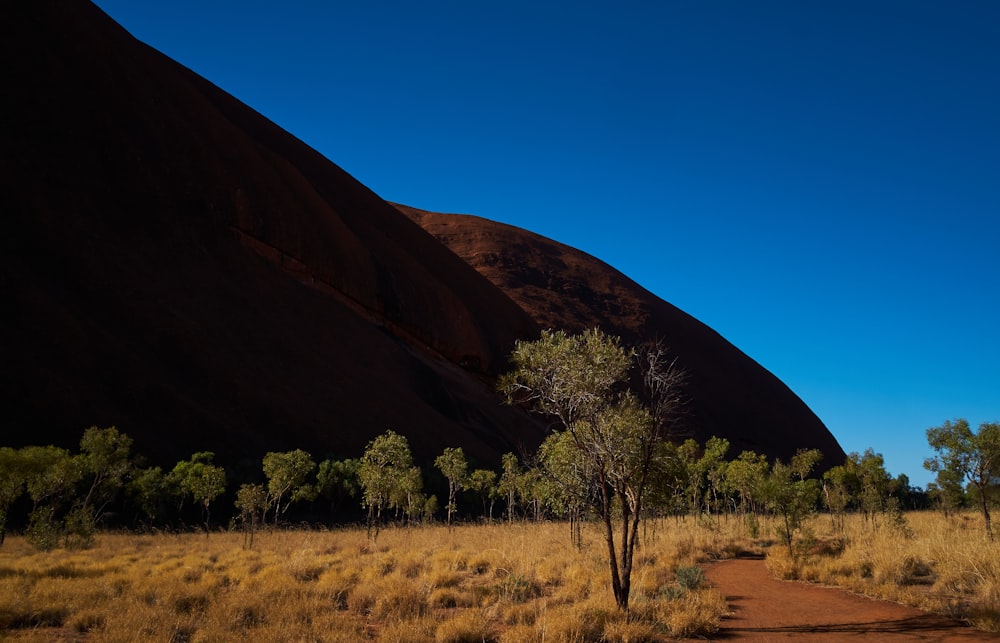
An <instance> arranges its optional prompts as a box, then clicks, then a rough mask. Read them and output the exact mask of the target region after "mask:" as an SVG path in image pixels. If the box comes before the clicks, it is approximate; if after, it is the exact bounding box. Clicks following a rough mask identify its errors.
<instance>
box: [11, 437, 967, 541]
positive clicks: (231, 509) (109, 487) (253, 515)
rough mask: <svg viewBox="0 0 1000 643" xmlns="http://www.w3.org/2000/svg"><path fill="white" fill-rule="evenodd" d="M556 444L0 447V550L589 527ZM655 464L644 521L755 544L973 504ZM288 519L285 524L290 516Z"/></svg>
mask: <svg viewBox="0 0 1000 643" xmlns="http://www.w3.org/2000/svg"><path fill="white" fill-rule="evenodd" d="M954 426H955V425H951V424H948V423H946V427H942V429H944V428H950V427H954ZM958 426H961V425H958ZM559 437H560V436H559V435H553V436H552V438H550V439H549V440H546V441H545V442H544V443H543V444H542V445H541V447H540V448H539V449H538V451H537V452H536V453H534V454H531V455H530V456H528V457H518V456H516V455H514V454H512V453H508V454H506V455H505V456H504V457H503V460H502V462H503V465H502V469H501V470H500V471H493V470H490V469H484V468H476V469H473V468H471V467H470V466H469V463H468V461H467V459H466V457H465V455H464V453H463V451H462V449H461V448H459V447H455V448H449V449H446V450H445V451H444V453H442V454H441V455H440V456H439V457H438V458H437V459H436V461H435V463H434V466H433V468H431V467H428V468H427V469H426V470H425V469H421V468H420V467H418V466H416V465H415V464H414V462H413V458H412V455H411V452H410V449H409V445H408V443H407V440H406V438H405V437H404V436H402V435H400V434H398V433H395V432H393V431H387V432H386V433H385V434H383V435H381V436H378V437H377V438H375V439H374V440H372V441H371V442H370V443H369V445H368V447H367V448H366V450H365V451H364V453H363V454H361V457H359V458H344V459H336V458H329V459H326V460H323V461H321V462H319V463H317V462H316V461H315V460H314V459H313V457H312V456H311V455H310V454H309V453H307V452H305V451H302V450H298V449H297V450H293V451H288V452H272V453H267V454H266V455H264V457H263V459H262V461H261V469H260V471H259V472H257V475H256V476H255V477H254V478H252V479H243V480H241V479H240V478H239V477H238V476H237V475H236V474H234V472H233V471H229V470H226V469H225V468H223V467H221V466H219V465H217V464H214V463H213V459H214V456H213V454H212V453H210V452H201V453H195V454H193V455H192V456H191V457H190V458H189V459H187V460H184V461H181V462H178V463H177V464H176V465H175V466H174V467H173V468H172V469H170V470H169V471H164V470H163V469H162V468H161V467H159V466H153V467H143V466H141V464H140V463H141V462H142V461H143V458H142V457H141V456H138V455H136V454H134V453H133V452H132V439H131V438H130V437H129V436H128V435H126V434H125V433H122V432H120V431H119V430H118V429H117V428H115V427H109V428H103V429H102V428H98V427H91V428H89V429H87V430H86V431H85V432H84V434H83V437H82V438H81V440H80V447H79V450H78V451H77V452H71V451H70V450H67V449H63V448H59V447H54V446H26V447H22V448H10V447H0V543H2V540H3V536H4V535H5V533H6V529H7V525H8V523H10V524H11V525H13V526H14V527H16V528H19V529H23V531H24V533H25V535H26V536H27V537H28V538H29V539H30V541H31V542H32V543H33V544H34V545H36V546H37V547H39V548H40V549H50V548H53V547H57V546H60V545H62V546H66V547H86V546H88V545H89V544H90V543H91V542H92V539H93V537H94V534H95V532H96V530H97V529H98V528H99V527H102V528H130V529H187V528H190V527H191V526H192V525H201V527H202V528H204V529H206V530H211V529H212V528H217V527H222V526H225V527H228V528H242V529H245V530H247V531H248V533H249V535H250V536H251V537H252V533H253V530H254V529H255V528H257V527H258V526H259V525H261V524H265V523H267V524H279V523H281V522H282V521H283V520H286V519H288V518H289V516H297V517H298V518H297V519H296V521H295V522H301V521H303V520H305V521H307V522H309V523H312V524H318V523H324V524H336V523H350V522H354V523H356V522H358V521H359V520H365V519H367V521H368V524H369V526H370V527H372V528H374V529H376V530H377V528H378V525H379V524H381V523H384V522H393V523H397V524H407V525H411V524H418V523H421V522H424V521H431V520H438V519H444V520H447V521H449V522H450V521H451V520H453V519H454V518H455V517H459V518H461V519H463V520H485V521H493V520H506V521H514V520H547V519H571V520H582V519H587V518H588V515H589V513H590V512H591V511H592V509H593V503H594V500H595V496H594V490H593V488H592V484H591V483H590V481H588V479H587V476H586V472H585V471H582V470H581V469H580V466H579V465H580V463H579V461H578V459H575V458H574V457H573V454H572V449H571V448H570V447H571V445H569V444H565V443H560V440H559ZM563 442H565V441H563ZM932 446H933V444H932ZM663 450H664V451H663V453H662V454H660V457H658V462H659V463H660V466H658V467H657V468H656V470H655V471H654V474H655V479H654V480H652V484H651V485H650V487H649V494H648V498H647V502H646V505H645V511H646V512H647V514H648V515H658V516H663V515H678V516H679V515H697V516H701V517H702V519H708V520H719V519H739V520H742V521H744V523H745V524H746V525H747V529H748V530H750V531H751V532H753V531H754V530H756V528H757V527H756V525H757V518H758V517H759V516H760V515H762V514H764V513H767V514H773V515H779V516H780V515H782V513H783V512H785V511H788V509H789V507H790V506H792V505H795V504H798V505H800V507H799V508H798V509H796V511H805V512H811V511H815V510H818V509H820V508H825V509H826V510H828V511H830V512H832V513H834V514H835V515H842V514H844V513H845V512H854V511H857V512H863V513H864V514H865V515H866V516H867V517H868V518H870V520H871V521H872V522H873V524H877V523H878V522H879V521H886V520H895V519H896V518H895V516H897V515H898V514H899V512H900V511H901V510H904V509H919V508H928V507H931V506H936V507H939V508H940V509H942V510H944V511H951V510H954V509H958V508H959V507H962V506H966V505H971V506H976V505H978V504H979V502H978V498H977V496H976V494H974V493H970V492H972V491H974V489H972V485H969V486H968V488H966V487H965V486H963V485H962V484H961V482H962V481H961V479H960V478H959V479H958V480H957V481H956V480H953V479H954V478H955V476H954V473H955V471H954V467H949V466H946V465H947V464H948V463H947V462H945V461H944V460H940V461H938V465H937V468H936V469H935V470H937V471H938V473H939V482H938V483H936V484H932V485H930V488H929V489H928V490H927V491H924V490H921V489H919V488H914V487H912V486H910V484H909V481H908V479H907V477H906V476H905V475H898V476H895V477H893V476H891V475H890V474H889V473H888V472H887V471H886V469H885V466H884V461H883V458H882V456H881V455H880V454H877V453H874V452H872V451H871V450H870V449H869V450H868V451H866V452H865V453H863V454H857V453H852V454H850V455H849V456H848V458H847V460H846V461H845V462H844V464H842V465H839V466H836V467H833V468H832V469H830V470H828V471H826V472H824V473H823V475H822V476H821V477H810V473H811V471H812V468H813V466H814V465H815V464H816V463H817V462H818V461H819V460H820V459H821V454H820V453H819V452H818V451H816V450H810V451H800V452H799V454H798V455H797V456H796V457H795V458H793V459H792V461H791V462H790V463H789V464H784V463H781V462H780V461H775V462H769V461H768V459H767V458H766V457H765V456H763V455H760V454H756V453H753V452H750V451H744V452H743V453H741V454H739V455H738V456H737V457H736V458H735V459H726V456H727V453H728V451H729V442H728V441H727V440H725V439H722V438H711V439H709V440H708V441H707V442H706V443H705V444H698V443H697V442H695V441H694V440H687V441H685V442H683V443H681V444H673V443H670V442H664V444H663ZM943 453H945V454H947V453H948V451H947V450H944V451H943ZM942 474H943V475H942ZM243 477H244V478H246V477H249V476H247V475H246V474H244V476H243ZM425 479H431V480H432V482H433V483H434V484H435V485H436V486H437V487H439V492H440V493H441V497H442V498H443V499H444V500H443V502H442V501H440V500H439V499H438V496H437V495H436V494H429V493H427V492H426V491H425V486H424V485H425ZM949 481H951V482H949ZM794 484H798V485H799V486H798V487H797V488H795V487H794V486H793V485H794ZM790 493H791V494H793V495H794V497H790V496H789V494H790ZM292 507H295V508H296V510H297V511H295V512H293V513H289V509H290V508H292ZM793 508H794V507H793ZM792 517H793V518H794V516H792Z"/></svg>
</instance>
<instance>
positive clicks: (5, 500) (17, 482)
mask: <svg viewBox="0 0 1000 643" xmlns="http://www.w3.org/2000/svg"><path fill="white" fill-rule="evenodd" d="M25 478H26V471H25V466H24V460H23V459H22V457H21V454H20V452H19V451H17V450H15V449H12V448H10V447H0V545H3V541H4V538H5V537H6V535H7V512H8V511H9V510H10V506H11V505H12V504H14V501H16V500H17V499H18V498H20V497H21V495H22V494H23V493H24V483H25Z"/></svg>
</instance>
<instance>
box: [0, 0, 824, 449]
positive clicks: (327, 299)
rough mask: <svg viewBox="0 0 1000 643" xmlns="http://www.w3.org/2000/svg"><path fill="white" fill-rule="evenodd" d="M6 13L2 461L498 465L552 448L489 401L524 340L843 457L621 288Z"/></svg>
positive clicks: (166, 68)
mask: <svg viewBox="0 0 1000 643" xmlns="http://www.w3.org/2000/svg"><path fill="white" fill-rule="evenodd" d="M7 14H8V15H7V16H6V17H5V20H4V21H2V22H0V60H2V63H3V70H4V72H3V73H4V79H5V81H6V82H5V95H6V96H7V99H6V100H5V118H4V119H0V194H2V195H3V196H2V197H0V198H2V206H3V215H4V216H3V221H4V225H5V229H4V234H3V235H2V236H0V238H2V241H0V243H2V244H3V245H2V250H3V251H2V253H0V287H2V292H3V296H4V301H5V309H6V310H7V311H8V312H7V314H5V315H3V316H2V317H0V357H2V366H0V391H2V393H0V395H2V397H3V400H2V401H3V405H4V408H5V410H6V426H5V430H4V440H3V442H4V443H5V444H8V445H12V446H18V445H20V444H29V443H30V444H39V443H49V442H52V443H56V444H62V445H64V446H73V445H74V444H75V442H76V440H78V438H79V436H80V434H81V433H82V431H83V429H84V428H86V427H87V426H90V425H92V424H96V425H100V426H107V425H111V424H115V425H117V426H118V427H119V428H120V429H121V430H123V431H125V432H126V433H128V434H129V435H132V436H133V437H134V438H135V440H136V450H137V451H140V452H142V453H144V454H146V455H147V456H149V457H150V459H151V460H153V461H154V462H158V463H164V464H170V463H172V462H174V461H176V460H177V459H179V458H182V457H187V456H188V455H190V453H192V452H194V451H198V450H213V451H216V452H217V454H218V455H219V458H220V460H223V461H226V462H239V461H240V460H247V461H250V460H259V458H260V456H261V455H262V454H263V453H264V452H265V451H267V450H275V449H290V448H295V447H301V448H305V449H307V450H310V451H311V452H313V453H314V454H315V455H317V456H319V457H324V456H326V455H356V454H358V453H360V451H361V449H362V448H363V447H364V445H365V444H366V443H367V441H368V440H370V439H371V438H372V437H373V436H375V435H376V434H378V433H381V432H382V431H384V430H385V429H387V428H393V429H395V430H397V431H399V432H400V433H403V434H405V435H407V436H409V438H410V441H411V444H412V445H413V447H414V451H415V454H416V455H417V456H418V457H419V458H423V459H426V458H429V457H432V456H433V455H435V454H436V453H439V452H440V451H441V449H443V448H444V447H445V446H454V445H461V446H463V447H464V448H465V450H466V451H467V452H468V453H470V454H471V455H472V456H473V457H474V458H476V459H478V460H480V461H482V462H484V463H490V464H495V463H496V462H497V461H498V460H499V455H500V454H501V453H503V452H505V451H510V450H514V451H517V450H520V449H522V448H528V449H530V448H533V447H534V445H536V444H537V443H538V442H539V441H540V440H541V438H542V436H543V433H544V427H543V426H542V424H541V423H540V422H539V421H538V420H537V419H535V418H532V417H530V416H528V415H526V414H525V413H522V412H520V411H519V410H517V409H513V408H510V407H505V406H502V405H501V404H500V403H499V400H498V398H497V396H496V394H495V392H494V390H493V378H494V377H495V375H496V374H497V373H498V372H500V371H501V370H503V368H504V367H505V364H504V358H505V356H506V355H507V354H508V353H509V352H510V350H511V349H512V348H513V344H514V342H515V340H516V339H519V338H533V337H536V336H537V334H538V331H539V330H540V329H541V328H543V327H561V328H567V329H570V330H574V329H578V328H582V327H586V326H590V325H594V324H600V325H602V326H604V327H605V328H606V329H608V330H611V331H613V332H617V333H620V334H622V335H623V336H624V337H625V338H626V339H627V340H633V339H642V338H647V337H652V336H657V337H659V336H665V337H666V339H667V340H668V341H669V342H670V343H671V345H672V346H674V347H675V348H676V349H677V351H678V354H680V355H681V356H682V360H683V361H684V362H685V365H686V366H687V367H688V368H689V369H690V370H691V371H692V373H693V374H694V375H695V379H694V380H693V382H694V384H693V388H692V393H693V394H694V397H695V398H696V400H697V402H696V404H697V414H696V415H695V419H696V420H697V427H696V430H697V433H698V435H708V434H712V433H716V434H719V435H725V436H727V437H730V438H731V439H735V440H736V441H738V443H739V444H741V445H748V446H751V447H752V448H756V449H757V450H762V451H768V452H770V453H773V454H775V455H785V454H786V453H787V451H788V449H789V448H790V442H789V441H790V440H794V445H795V446H818V447H819V448H821V449H823V450H824V451H825V452H830V453H837V455H838V457H839V455H840V454H841V453H842V452H839V447H838V446H837V445H836V441H835V440H834V439H833V437H832V436H831V435H830V434H829V432H828V431H827V430H826V428H825V427H824V426H823V425H822V423H821V422H820V421H819V420H818V419H817V418H816V417H815V416H814V415H812V413H811V412H810V411H809V409H808V408H807V407H806V406H805V405H804V404H803V403H802V402H801V401H800V400H799V399H798V398H797V397H796V396H795V395H794V394H793V393H791V392H790V391H789V390H788V389H787V388H786V387H785V386H784V385H783V384H782V383H781V382H780V381H778V380H777V379H776V378H774V377H773V376H772V375H771V374H770V373H767V372H766V371H765V370H764V369H762V368H761V367H759V366H758V365H756V364H755V363H754V362H753V361H752V360H750V359H749V358H747V357H746V356H745V355H743V354H742V353H740V352H739V351H738V350H737V349H736V348H734V347H732V346H731V345H729V344H728V343H727V342H725V341H724V340H722V338H720V337H719V336H718V335H716V334H715V333H713V332H712V331H711V330H710V329H708V328H707V327H705V326H703V325H701V324H700V323H698V322H697V321H696V320H693V319H692V318H690V317H688V316H687V315H684V313H682V312H680V311H678V310H677V309H675V308H673V307H672V306H670V304H667V303H666V302H663V301H662V300H659V299H657V298H656V297H654V296H653V295H651V294H650V293H648V292H646V291H644V290H642V289H641V288H640V287H639V286H637V285H636V284H634V283H631V282H628V280H626V279H624V277H622V276H621V275H620V274H618V273H617V272H616V271H614V270H613V269H612V268H610V267H609V266H606V265H604V264H601V263H600V262H597V261H596V260H594V259H593V258H590V257H587V256H586V255H582V253H579V252H576V251H574V250H572V249H570V248H567V247H565V246H562V245H560V244H557V243H555V242H552V241H549V240H545V239H542V238H540V237H537V236H535V235H532V234H530V233H528V232H525V231H522V230H516V229H512V228H509V227H506V226H501V225H500V224H495V223H492V222H488V221H485V220H482V219H475V218H466V217H455V216H445V215H431V214H429V213H421V212H419V211H415V210H409V209H405V208H404V210H405V212H406V214H404V213H402V212H400V210H399V209H397V208H396V207H394V206H392V205H390V204H388V203H386V202H385V201H383V200H382V199H380V198H379V197H378V196H377V195H375V194H373V193H372V192H371V191H370V190H368V189H367V188H366V187H365V186H363V185H361V184H360V183H358V182H357V181H356V180H354V179H353V178H352V177H351V176H350V175H349V174H347V173H346V172H345V171H343V170H342V169H340V168H339V167H337V166H336V165H334V164H333V163H331V162H330V161H328V160H327V159H325V158H323V157H322V156H320V155H319V154H318V153H316V152H315V151H314V150H312V149H311V148H309V147H308V146H307V145H306V144H305V143H303V142H302V141H299V140H297V139H296V138H294V137H293V136H291V135H289V134H288V133H286V132H284V131H282V130H281V129H280V128H278V127H277V126H275V125H274V124H273V123H271V122H270V121H268V120H267V119H266V118H264V117H262V116H261V115H260V114H258V113H256V112H255V111H253V110H252V109H250V108H249V107H247V106H246V105H244V104H242V103H240V102H239V101H238V100H236V99H235V98H233V97H232V96H230V95H228V94H226V93H225V92H224V91H222V90H220V89H219V88H217V87H215V86H214V85H212V84H211V83H209V82H208V81H206V80H205V79H203V78H201V77H199V76H198V75H197V74H195V73H193V72H192V71H190V70H188V69H186V68H184V67H182V66H180V65H178V64H177V63H175V62H173V61H171V60H169V59H168V58H166V57H165V56H163V55H161V54H159V53H158V52H156V51H154V50H152V49H151V48H149V47H147V46H145V45H143V44H142V43H140V42H138V41H136V40H135V39H134V38H132V37H131V36H130V35H129V34H128V33H127V32H126V31H124V30H123V29H122V28H121V27H119V26H118V25H117V24H115V23H114V21H113V20H111V19H110V18H109V17H108V16H106V15H105V14H104V13H103V12H101V11H100V10H99V9H98V8H96V7H95V6H94V5H92V4H91V3H89V2H87V1H86V0H36V1H35V2H30V3H18V4H16V5H13V6H11V7H9V8H8V11H7ZM449 222H450V223H449ZM449 226H451V232H449V231H448V230H447V229H446V228H448V227H449ZM425 228H426V230H425ZM442 242H443V243H442ZM476 244H480V246H481V247H479V249H476ZM453 251H454V252H453ZM486 256H490V257H492V259H490V260H489V261H486V262H485V263H484V261H478V260H473V257H486ZM463 259H464V260H463ZM490 262H492V263H490ZM547 293H548V295H547ZM546 297H548V302H546Z"/></svg>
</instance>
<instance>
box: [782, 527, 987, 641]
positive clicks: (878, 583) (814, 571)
mask: <svg viewBox="0 0 1000 643" xmlns="http://www.w3.org/2000/svg"><path fill="white" fill-rule="evenodd" d="M905 518H906V525H905V526H906V528H905V529H898V528H893V527H892V526H891V525H880V526H879V527H878V528H872V526H871V525H868V524H865V522H864V521H863V520H862V519H861V517H857V516H855V517H851V518H848V521H847V524H846V526H845V528H844V529H843V531H839V530H834V529H832V527H831V525H830V524H829V522H828V521H827V520H826V519H825V518H820V519H818V520H816V521H814V524H813V529H814V532H815V534H816V535H815V536H814V537H812V538H810V539H808V540H806V541H805V542H802V543H800V546H799V551H798V553H797V554H796V556H795V558H794V559H793V558H791V557H790V556H789V555H788V552H787V551H786V550H784V549H782V548H773V549H771V550H770V551H769V552H768V557H767V563H768V566H769V567H770V569H771V571H772V572H773V573H774V574H775V575H776V576H779V577H781V578H798V579H802V580H808V581H813V582H818V583H823V584H827V585H835V586H838V587H845V588H847V589H850V590H852V591H854V592H858V593H861V594H865V595H868V596H871V597H873V598H880V599H885V600H891V601H896V602H899V603H903V604H906V605H911V606H913V607H917V608H920V609H924V610H928V611H932V612H938V613H942V614H948V615H951V616H954V617H957V618H960V619H963V620H965V621H967V622H968V623H969V624H971V625H973V626H974V627H978V628H980V629H983V630H987V631H991V632H1000V542H998V541H990V540H989V539H988V538H987V537H986V534H985V530H984V527H983V522H982V518H981V516H979V515H976V514H973V513H967V514H958V515H956V516H953V517H952V518H950V519H945V518H944V517H943V516H942V515H941V514H939V513H932V512H916V513H908V514H906V516H905ZM823 527H825V528H826V529H822V528H823Z"/></svg>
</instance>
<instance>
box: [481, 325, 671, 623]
mask: <svg viewBox="0 0 1000 643" xmlns="http://www.w3.org/2000/svg"><path fill="white" fill-rule="evenodd" d="M637 358H638V359H637ZM637 361H638V362H639V363H638V364H637ZM511 362H512V363H513V365H514V370H513V371H511V372H509V373H506V374H504V375H503V376H502V377H501V379H500V382H499V388H500V390H501V392H502V393H503V394H504V395H505V397H506V398H507V401H508V402H509V403H517V404H524V405H526V406H528V407H530V408H531V409H532V410H534V411H536V412H539V413H542V414H544V415H547V416H550V417H552V418H554V419H555V420H556V422H557V424H558V429H557V430H560V431H566V432H568V433H569V435H570V437H571V438H572V441H573V444H574V445H575V447H576V457H577V458H579V459H580V461H581V463H583V464H584V467H585V469H586V471H587V473H588V476H589V477H590V478H591V481H592V484H593V485H594V488H595V490H596V496H597V511H598V514H599V515H600V516H601V520H602V522H603V524H604V536H605V541H606V544H607V548H608V561H609V568H610V571H611V586H612V592H613V593H614V597H615V602H616V604H617V605H618V607H619V608H621V609H624V610H627V609H628V601H629V594H630V590H631V573H632V562H633V557H634V552H635V545H636V541H637V536H638V528H639V522H640V519H641V516H642V509H643V500H644V494H645V493H646V491H647V485H648V483H649V482H650V481H651V479H652V477H653V473H654V470H655V468H656V458H657V456H658V455H659V454H660V453H661V452H662V451H661V449H659V445H660V444H661V443H662V441H663V440H665V439H666V438H667V437H668V432H669V431H670V429H671V428H672V423H673V422H674V421H675V420H676V418H677V414H678V412H679V407H680V404H681V399H682V398H681V395H680V392H679V389H680V385H681V383H682V381H683V372H682V371H681V370H680V369H679V368H677V366H676V364H675V363H674V362H673V361H669V360H667V359H666V353H665V351H664V350H663V349H662V348H661V347H659V346H657V347H653V348H652V349H650V350H648V351H644V352H642V353H637V352H636V351H635V350H632V349H626V348H624V347H623V346H622V345H621V342H620V340H619V339H618V338H616V337H611V336H609V335H606V334H605V333H603V332H601V331H600V330H598V329H593V330H588V331H585V332H583V333H581V334H579V335H568V334H566V333H565V332H562V331H556V332H553V331H543V332H542V335H541V338H540V339H538V340H536V341H533V342H523V341H519V342H518V343H517V345H516V347H515V349H514V352H513V353H512V355H511ZM634 367H638V369H639V375H640V377H639V380H640V381H641V382H643V385H642V388H643V391H651V392H652V393H653V394H654V395H655V396H656V397H655V399H652V400H650V401H648V402H646V403H643V402H640V400H639V398H638V397H637V396H636V395H635V394H634V393H632V392H631V391H630V390H629V387H628V382H629V381H630V373H631V371H632V370H633V368H634ZM661 402H662V403H661ZM616 507H617V509H618V511H617V514H616V511H615V509H616ZM617 521H620V522H618V524H617V525H616V524H615V523H616V522H617ZM616 533H617V534H619V535H617V536H616Z"/></svg>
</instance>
